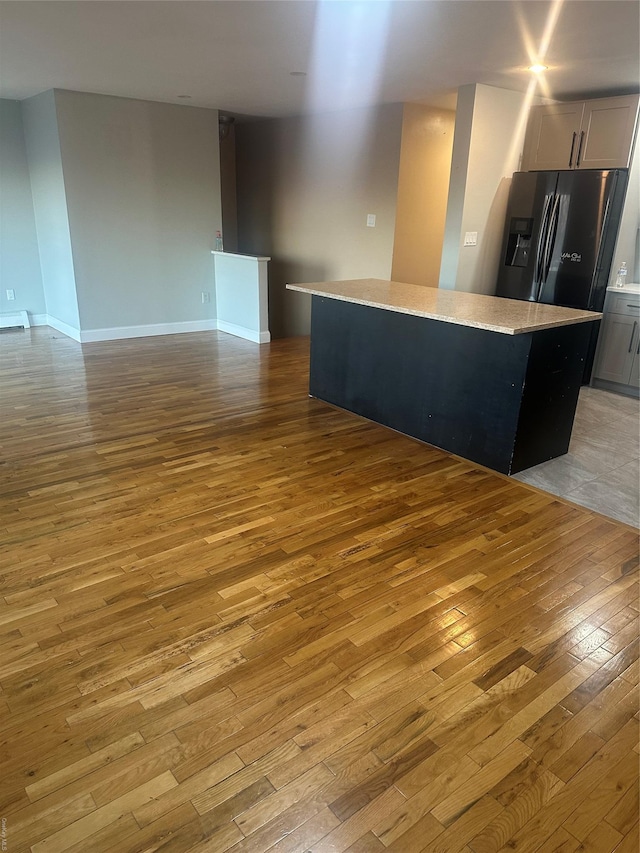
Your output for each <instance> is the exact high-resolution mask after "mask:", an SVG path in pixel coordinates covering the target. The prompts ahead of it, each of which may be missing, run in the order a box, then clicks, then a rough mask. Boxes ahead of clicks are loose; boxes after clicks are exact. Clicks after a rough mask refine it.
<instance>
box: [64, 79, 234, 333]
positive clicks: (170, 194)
mask: <svg viewBox="0 0 640 853" xmlns="http://www.w3.org/2000/svg"><path fill="white" fill-rule="evenodd" d="M55 101H56V105H57V115H58V127H59V132H60V149H61V152H62V167H63V172H64V185H65V189H66V202H67V209H68V216H69V225H70V230H71V244H72V247H73V260H74V266H75V280H76V290H77V295H78V304H79V312H80V325H81V328H82V331H83V332H85V331H91V330H104V329H118V328H122V327H138V326H143V325H151V326H153V325H166V324H171V323H173V324H176V323H188V322H193V321H205V320H210V319H211V318H214V317H215V296H214V291H215V289H214V283H213V262H212V256H211V254H210V252H211V249H213V248H214V242H215V232H216V229H219V228H221V227H222V219H221V211H220V161H219V148H218V113H217V111H216V110H208V109H199V108H194V107H185V106H180V105H175V104H161V103H154V102H151V101H139V100H133V99H129V98H116V97H111V96H106V95H94V94H85V93H80V92H68V91H56V93H55ZM203 291H204V292H207V293H209V294H210V302H209V303H208V304H203V302H202V292H203Z"/></svg>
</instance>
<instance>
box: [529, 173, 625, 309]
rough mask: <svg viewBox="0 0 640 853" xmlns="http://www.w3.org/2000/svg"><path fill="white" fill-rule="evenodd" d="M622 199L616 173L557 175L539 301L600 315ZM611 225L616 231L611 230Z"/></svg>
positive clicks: (622, 177)
mask: <svg viewBox="0 0 640 853" xmlns="http://www.w3.org/2000/svg"><path fill="white" fill-rule="evenodd" d="M620 184H622V185H623V186H622V195H623V194H624V175H623V174H621V173H620V172H618V171H615V170H610V171H604V172H601V171H584V172H559V173H558V186H557V196H556V200H555V202H554V205H553V210H552V214H551V217H550V223H549V233H548V241H547V250H546V252H545V257H544V259H543V270H542V282H541V285H540V288H539V296H538V299H539V301H540V302H547V303H550V304H552V305H564V306H566V307H567V308H584V309H587V310H592V311H599V310H601V308H602V304H603V302H604V293H605V290H606V284H607V281H606V279H607V276H608V272H609V267H610V265H611V253H612V252H613V243H614V240H615V235H614V237H613V239H611V234H612V232H615V229H616V225H617V221H618V218H619V215H620V207H621V204H622V199H621V197H620V196H621V192H620ZM612 226H613V228H612Z"/></svg>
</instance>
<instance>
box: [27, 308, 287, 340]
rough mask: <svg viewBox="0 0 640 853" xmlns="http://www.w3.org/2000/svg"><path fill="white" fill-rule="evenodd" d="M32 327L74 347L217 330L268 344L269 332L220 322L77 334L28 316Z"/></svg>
mask: <svg viewBox="0 0 640 853" xmlns="http://www.w3.org/2000/svg"><path fill="white" fill-rule="evenodd" d="M29 319H30V321H31V325H32V326H51V327H52V328H53V329H56V331H58V332H62V334H63V335H67V337H69V338H72V339H73V340H74V341H78V343H83V344H87V343H95V342H98V341H118V340H123V339H126V338H148V337H153V336H155V335H178V334H182V333H184V332H212V331H215V330H216V329H219V330H220V331H221V332H226V333H227V334H229V335H234V336H235V337H236V338H244V339H245V340H247V341H253V343H256V344H268V343H269V341H270V340H271V333H270V332H268V331H267V332H258V331H256V330H254V329H248V328H246V327H245V326H236V325H235V323H226V322H225V321H224V320H187V321H185V322H182V323H154V324H149V325H145V326H115V327H112V328H110V329H86V330H84V331H80V330H79V329H74V328H73V326H69V325H68V323H63V322H62V320H58V319H57V318H56V317H52V316H51V315H50V314H32V315H31V316H30V318H29Z"/></svg>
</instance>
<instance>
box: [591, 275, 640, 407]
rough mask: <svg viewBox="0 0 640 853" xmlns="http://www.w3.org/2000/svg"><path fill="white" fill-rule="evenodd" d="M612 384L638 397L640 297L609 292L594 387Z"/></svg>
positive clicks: (596, 362)
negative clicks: (636, 394)
mask: <svg viewBox="0 0 640 853" xmlns="http://www.w3.org/2000/svg"><path fill="white" fill-rule="evenodd" d="M604 383H606V384H604ZM608 383H615V385H616V386H617V387H616V388H613V389H612V390H619V391H621V392H623V393H629V394H634V396H635V393H634V392H636V393H637V390H638V388H640V295H633V294H624V293H621V294H618V293H615V291H609V292H608V293H607V298H606V300H605V306H604V318H603V320H602V327H601V329H600V336H599V339H598V349H597V352H596V359H595V366H594V370H593V382H592V384H593V385H596V386H600V387H609V384H608Z"/></svg>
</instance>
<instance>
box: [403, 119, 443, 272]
mask: <svg viewBox="0 0 640 853" xmlns="http://www.w3.org/2000/svg"><path fill="white" fill-rule="evenodd" d="M455 120H456V114H455V112H453V111H452V110H441V109H436V108H435V107H426V106H422V105H420V104H405V105H404V110H403V116H402V146H401V150H400V171H399V175H398V201H397V210H396V227H395V239H394V246H393V264H392V267H391V278H392V279H393V280H394V281H406V282H409V283H411V284H422V285H428V286H430V287H437V286H438V276H439V273H440V257H441V254H442V241H443V238H444V224H445V217H446V212H447V195H448V190H449V173H450V170H451V151H452V148H453V132H454V127H455Z"/></svg>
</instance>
